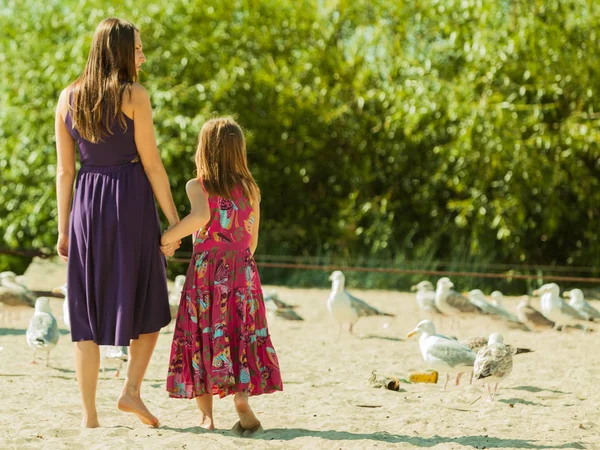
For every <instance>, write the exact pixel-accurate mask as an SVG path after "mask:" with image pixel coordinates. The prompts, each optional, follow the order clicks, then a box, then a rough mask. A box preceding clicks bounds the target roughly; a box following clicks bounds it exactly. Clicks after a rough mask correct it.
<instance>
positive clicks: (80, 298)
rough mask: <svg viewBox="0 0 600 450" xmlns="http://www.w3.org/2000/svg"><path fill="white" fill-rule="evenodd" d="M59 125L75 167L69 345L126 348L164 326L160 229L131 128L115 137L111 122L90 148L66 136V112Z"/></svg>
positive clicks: (75, 136)
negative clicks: (71, 145) (74, 154)
mask: <svg viewBox="0 0 600 450" xmlns="http://www.w3.org/2000/svg"><path fill="white" fill-rule="evenodd" d="M65 123H66V125H67V128H68V129H69V133H70V134H71V136H72V137H73V139H75V140H76V142H77V145H78V147H79V156H80V161H81V168H80V170H79V173H78V175H77V180H76V184H75V193H74V198H73V207H72V211H71V218H70V232H69V259H68V264H67V266H68V267H67V290H68V299H69V300H68V301H69V315H70V321H71V338H72V340H73V342H77V341H94V342H95V343H97V344H99V345H119V346H122V345H124V346H128V345H129V341H130V340H131V339H137V338H138V337H139V335H140V334H145V333H153V332H156V331H159V330H160V329H161V328H162V327H164V326H166V325H167V324H168V323H169V322H170V320H171V314H170V311H169V302H168V291H167V277H166V261H165V258H164V256H163V255H162V253H161V252H160V235H161V230H160V222H159V219H158V213H157V211H156V205H155V203H154V196H153V194H152V188H151V186H150V182H149V181H148V177H147V176H146V173H145V172H144V168H143V167H142V164H141V163H140V162H139V158H138V153H137V147H136V145H135V140H134V132H133V127H134V123H133V120H132V119H130V118H128V117H126V123H127V129H126V130H123V129H122V127H121V125H120V124H119V121H118V119H117V120H116V122H115V123H114V124H113V126H112V132H113V134H112V135H110V136H106V137H104V138H103V140H102V141H101V142H99V143H96V144H94V143H92V142H90V141H87V140H85V139H83V138H82V137H81V136H80V135H79V133H78V132H77V130H76V129H74V128H73V122H72V118H71V113H70V111H69V112H68V113H67V117H66V119H65Z"/></svg>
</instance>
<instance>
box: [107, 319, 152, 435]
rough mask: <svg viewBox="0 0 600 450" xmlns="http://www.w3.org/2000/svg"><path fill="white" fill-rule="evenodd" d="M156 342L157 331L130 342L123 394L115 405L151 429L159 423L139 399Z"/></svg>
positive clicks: (141, 335)
mask: <svg viewBox="0 0 600 450" xmlns="http://www.w3.org/2000/svg"><path fill="white" fill-rule="evenodd" d="M157 340H158V331H157V332H156V333H148V334H140V337H139V339H133V340H132V341H131V346H130V347H129V364H128V365H127V378H125V384H124V385H123V392H122V393H121V397H120V398H119V401H118V403H117V407H118V408H119V409H120V410H121V411H125V412H131V413H134V414H135V415H137V416H138V417H139V418H140V420H141V421H142V422H143V423H145V424H146V425H151V426H153V427H158V426H159V425H160V423H159V421H158V419H157V418H156V417H154V416H153V415H152V414H151V413H150V411H148V408H146V405H144V402H143V401H142V399H141V397H140V390H141V387H142V381H143V380H144V374H145V373H146V369H147V368H148V364H149V363H150V358H151V357H152V352H153V351H154V347H155V346H156V341H157Z"/></svg>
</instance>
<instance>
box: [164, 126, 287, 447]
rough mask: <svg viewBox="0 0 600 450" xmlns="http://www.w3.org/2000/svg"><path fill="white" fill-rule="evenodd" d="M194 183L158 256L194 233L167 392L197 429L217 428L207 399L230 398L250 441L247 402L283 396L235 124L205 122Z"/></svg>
mask: <svg viewBox="0 0 600 450" xmlns="http://www.w3.org/2000/svg"><path fill="white" fill-rule="evenodd" d="M196 168H197V171H198V178H197V179H193V180H190V181H189V182H188V183H187V185H186V191H187V194H188V197H189V199H190V203H191V212H190V214H189V215H188V216H186V217H185V218H184V219H182V220H181V222H180V223H179V224H177V225H175V226H174V227H172V228H171V229H169V230H168V231H166V232H165V233H164V234H163V235H162V238H161V244H162V245H163V251H169V248H170V247H171V246H172V245H174V246H176V245H177V241H178V240H179V239H181V238H183V237H185V236H187V235H189V234H192V233H194V235H193V238H194V250H193V256H192V260H191V262H190V265H189V267H188V272H187V276H186V281H185V285H184V287H183V290H182V293H181V302H180V305H179V312H178V313H177V322H176V325H175V332H174V335H173V343H172V346H171V359H170V363H169V373H168V376H167V391H169V394H170V396H171V397H175V398H196V403H197V404H198V408H199V409H200V414H201V426H202V427H203V428H207V429H209V430H212V429H214V422H213V414H212V396H213V395H215V394H218V395H219V397H225V396H226V395H229V394H234V399H233V400H234V404H235V409H236V411H237V413H238V415H239V417H240V420H239V422H237V423H236V424H235V425H234V427H233V431H234V433H236V434H238V435H244V436H249V435H251V434H252V433H254V432H255V431H257V430H259V429H260V422H259V420H258V419H257V418H256V416H255V415H254V413H253V412H252V409H251V408H250V405H249V404H248V396H250V395H259V394H265V393H271V392H275V391H281V390H282V388H283V385H282V382H281V374H280V372H279V363H278V361H277V355H276V354H275V350H274V348H273V344H272V343H271V338H270V337H269V329H268V327H267V320H266V314H265V305H264V301H263V294H262V289H261V286H260V280H259V277H258V272H257V269H256V262H255V261H254V257H253V254H254V251H255V250H256V245H257V243H258V224H259V211H260V210H259V202H260V192H259V189H258V186H257V185H256V182H255V181H254V179H253V178H252V175H251V173H250V171H249V170H248V166H247V162H246V142H245V140H244V134H243V132H242V130H241V128H240V127H239V125H238V124H237V123H235V122H234V121H233V120H231V119H228V118H218V119H212V120H209V121H208V122H207V123H205V124H204V126H203V127H202V130H201V131H200V137H199V143H198V149H197V151H196Z"/></svg>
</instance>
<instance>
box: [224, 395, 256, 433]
mask: <svg viewBox="0 0 600 450" xmlns="http://www.w3.org/2000/svg"><path fill="white" fill-rule="evenodd" d="M233 403H234V404H235V411H236V412H237V413H238V416H239V418H240V421H239V422H238V423H236V424H235V425H234V426H233V428H232V429H231V431H233V433H234V434H236V435H237V436H243V437H251V436H252V435H253V434H254V433H256V432H259V431H262V427H261V425H260V420H258V419H257V418H256V416H255V415H254V412H253V411H252V408H250V404H249V403H248V395H247V394H242V393H237V394H235V396H234V397H233Z"/></svg>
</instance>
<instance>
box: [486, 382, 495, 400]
mask: <svg viewBox="0 0 600 450" xmlns="http://www.w3.org/2000/svg"><path fill="white" fill-rule="evenodd" d="M485 385H486V387H487V392H488V397H489V400H490V401H492V402H493V401H494V399H493V398H492V393H491V392H490V383H485Z"/></svg>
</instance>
